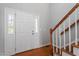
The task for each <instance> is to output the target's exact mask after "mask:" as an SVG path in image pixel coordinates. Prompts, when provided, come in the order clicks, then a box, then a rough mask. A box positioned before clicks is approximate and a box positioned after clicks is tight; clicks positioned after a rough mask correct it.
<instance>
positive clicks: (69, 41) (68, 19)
mask: <svg viewBox="0 0 79 59" xmlns="http://www.w3.org/2000/svg"><path fill="white" fill-rule="evenodd" d="M68 20H69V52H71V27H70V26H71V24H70V16H69V19H68Z"/></svg>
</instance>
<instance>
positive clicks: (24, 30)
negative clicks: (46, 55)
mask: <svg viewBox="0 0 79 59" xmlns="http://www.w3.org/2000/svg"><path fill="white" fill-rule="evenodd" d="M34 34H35V17H34V16H33V15H30V14H27V13H25V12H22V11H16V53H18V52H23V51H27V50H30V49H33V48H34V43H36V41H35V39H34Z"/></svg>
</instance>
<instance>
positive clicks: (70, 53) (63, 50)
mask: <svg viewBox="0 0 79 59" xmlns="http://www.w3.org/2000/svg"><path fill="white" fill-rule="evenodd" d="M62 52H65V53H67V54H69V55H71V56H75V55H74V54H73V53H72V52H69V51H67V50H65V49H62Z"/></svg>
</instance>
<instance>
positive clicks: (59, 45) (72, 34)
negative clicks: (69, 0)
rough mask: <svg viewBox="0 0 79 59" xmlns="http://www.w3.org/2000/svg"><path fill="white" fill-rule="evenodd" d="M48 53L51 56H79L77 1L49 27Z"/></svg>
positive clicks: (78, 8)
mask: <svg viewBox="0 0 79 59" xmlns="http://www.w3.org/2000/svg"><path fill="white" fill-rule="evenodd" d="M50 53H51V55H53V56H79V3H77V4H75V6H74V7H73V8H72V9H71V10H70V11H69V12H68V13H67V14H66V15H65V16H64V17H63V18H62V19H61V21H60V22H59V23H58V24H57V25H56V26H55V27H54V28H51V29H50Z"/></svg>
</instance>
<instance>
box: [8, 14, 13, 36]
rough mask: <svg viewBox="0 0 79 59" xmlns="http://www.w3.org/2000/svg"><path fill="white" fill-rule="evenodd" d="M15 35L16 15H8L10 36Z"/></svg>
mask: <svg viewBox="0 0 79 59" xmlns="http://www.w3.org/2000/svg"><path fill="white" fill-rule="evenodd" d="M13 33H14V15H11V14H9V15H8V34H13Z"/></svg>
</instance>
